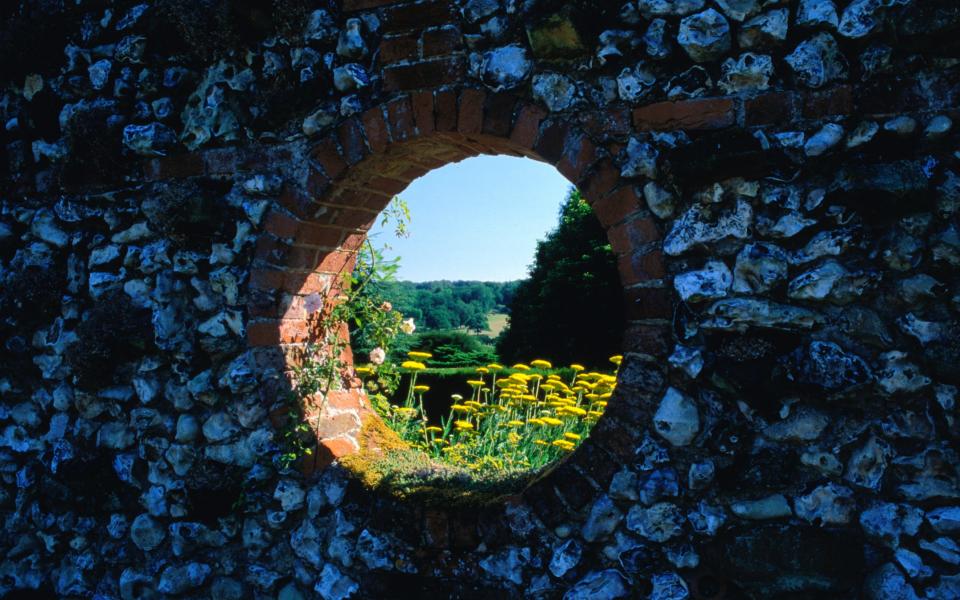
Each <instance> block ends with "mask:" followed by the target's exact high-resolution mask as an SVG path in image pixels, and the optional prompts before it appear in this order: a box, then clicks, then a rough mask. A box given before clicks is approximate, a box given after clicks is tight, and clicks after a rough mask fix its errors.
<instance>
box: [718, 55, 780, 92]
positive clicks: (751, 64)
mask: <svg viewBox="0 0 960 600" xmlns="http://www.w3.org/2000/svg"><path fill="white" fill-rule="evenodd" d="M721 71H722V73H723V76H722V77H721V79H720V87H721V88H723V90H724V91H725V92H727V93H728V94H739V93H741V92H760V91H763V90H766V89H767V88H769V87H770V78H771V77H773V59H772V58H770V56H768V55H766V54H754V53H752V52H745V53H743V54H741V55H740V56H739V57H737V58H736V59H733V58H728V59H727V60H725V61H723V65H722V66H721Z"/></svg>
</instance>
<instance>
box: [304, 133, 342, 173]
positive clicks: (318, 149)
mask: <svg viewBox="0 0 960 600" xmlns="http://www.w3.org/2000/svg"><path fill="white" fill-rule="evenodd" d="M310 156H311V157H312V158H313V160H315V161H316V162H317V164H318V165H320V168H322V169H323V172H324V173H325V174H326V175H327V177H329V178H330V179H339V177H340V176H341V175H343V173H344V172H345V171H346V170H347V161H345V160H344V159H343V157H342V156H340V148H339V147H338V146H337V142H336V140H334V139H333V138H332V137H328V138H325V139H323V140H321V141H320V142H318V143H317V144H316V145H315V146H314V147H313V149H312V150H311V151H310Z"/></svg>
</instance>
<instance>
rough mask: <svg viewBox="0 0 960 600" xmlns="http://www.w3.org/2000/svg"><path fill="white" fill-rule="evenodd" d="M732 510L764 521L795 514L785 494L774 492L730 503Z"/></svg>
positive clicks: (747, 517)
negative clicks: (756, 498)
mask: <svg viewBox="0 0 960 600" xmlns="http://www.w3.org/2000/svg"><path fill="white" fill-rule="evenodd" d="M730 511H731V512H733V514H735V515H737V516H738V517H741V518H743V519H751V520H754V521H763V520H768V519H779V518H782V517H789V516H790V515H792V514H793V512H792V511H791V510H790V505H789V504H788V503H787V499H786V498H785V497H784V496H783V494H773V495H771V496H767V497H766V498H760V499H759V500H741V501H739V502H734V503H733V504H731V505H730Z"/></svg>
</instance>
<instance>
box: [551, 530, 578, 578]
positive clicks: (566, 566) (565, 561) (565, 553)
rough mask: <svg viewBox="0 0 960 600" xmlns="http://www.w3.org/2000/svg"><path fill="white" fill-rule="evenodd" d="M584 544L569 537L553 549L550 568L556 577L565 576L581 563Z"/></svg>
mask: <svg viewBox="0 0 960 600" xmlns="http://www.w3.org/2000/svg"><path fill="white" fill-rule="evenodd" d="M582 554H583V546H581V545H580V542H578V541H577V540H576V539H572V538H571V539H569V540H567V541H565V542H563V543H562V544H560V545H559V546H557V547H556V548H554V550H553V556H552V557H551V558H550V565H549V569H550V572H551V573H553V576H554V577H563V576H564V575H566V574H567V573H568V572H569V571H570V570H571V569H573V568H574V567H576V566H577V565H578V564H579V563H580V556H581V555H582Z"/></svg>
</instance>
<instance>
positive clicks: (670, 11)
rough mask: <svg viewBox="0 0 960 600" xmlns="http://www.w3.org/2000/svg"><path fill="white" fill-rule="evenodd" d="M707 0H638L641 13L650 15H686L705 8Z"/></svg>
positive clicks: (648, 16)
mask: <svg viewBox="0 0 960 600" xmlns="http://www.w3.org/2000/svg"><path fill="white" fill-rule="evenodd" d="M706 3H707V2H706V0H638V2H637V5H638V7H639V9H640V14H642V15H643V16H645V17H647V18H650V17H674V16H684V15H689V14H690V13H693V12H696V11H698V10H700V9H701V8H703V5H704V4H706Z"/></svg>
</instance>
